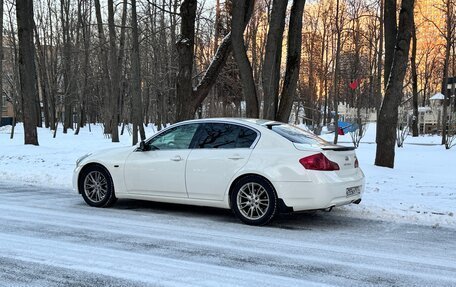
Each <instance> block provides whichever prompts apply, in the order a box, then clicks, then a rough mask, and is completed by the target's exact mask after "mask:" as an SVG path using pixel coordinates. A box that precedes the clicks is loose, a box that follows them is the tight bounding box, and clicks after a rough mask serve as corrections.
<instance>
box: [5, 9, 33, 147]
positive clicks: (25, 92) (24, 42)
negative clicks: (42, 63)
mask: <svg viewBox="0 0 456 287" xmlns="http://www.w3.org/2000/svg"><path fill="white" fill-rule="evenodd" d="M16 17H17V29H18V38H19V75H20V82H21V84H20V85H21V89H20V91H21V97H22V117H23V120H24V143H25V144H32V145H38V133H37V128H36V126H37V122H36V120H37V116H36V112H37V110H36V105H37V103H36V99H37V93H36V74H35V73H36V69H35V46H34V45H33V1H32V0H17V1H16ZM2 32H3V31H2ZM2 49H3V47H2Z"/></svg>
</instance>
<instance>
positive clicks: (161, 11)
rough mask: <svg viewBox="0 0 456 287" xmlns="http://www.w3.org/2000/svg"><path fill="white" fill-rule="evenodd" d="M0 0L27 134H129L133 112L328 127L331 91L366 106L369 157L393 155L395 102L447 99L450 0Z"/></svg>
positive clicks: (140, 129) (335, 101) (139, 133)
mask: <svg viewBox="0 0 456 287" xmlns="http://www.w3.org/2000/svg"><path fill="white" fill-rule="evenodd" d="M415 2H416V3H415ZM0 4H1V5H0V6H1V9H2V11H0V12H1V13H0V15H1V17H2V19H0V23H1V25H3V27H1V28H2V29H1V31H2V35H1V37H0V39H1V40H0V46H1V47H3V49H1V52H2V54H3V55H1V56H2V59H3V61H1V65H0V72H1V76H2V81H0V90H1V91H2V97H0V101H2V102H0V107H2V106H3V104H4V103H3V102H5V101H6V102H8V103H9V104H10V105H12V107H13V112H14V119H15V121H21V122H24V127H25V143H26V144H36V145H37V144H38V138H37V132H36V127H40V126H44V127H46V128H50V129H51V130H54V131H56V130H57V126H58V125H62V126H63V132H64V133H67V132H69V130H71V132H74V133H75V134H78V132H79V129H80V128H81V127H83V126H85V125H86V124H87V123H103V125H104V131H105V134H107V135H109V136H110V137H111V138H112V141H113V142H116V141H119V132H123V130H124V127H125V125H126V124H129V123H131V124H133V133H132V134H133V144H136V143H137V142H138V140H139V139H144V138H145V134H144V124H149V123H155V124H156V125H157V126H158V127H159V128H161V127H163V126H164V125H166V124H168V123H175V122H178V121H181V120H186V119H192V118H195V117H219V116H230V117H231V116H233V117H253V118H266V119H271V120H279V121H283V122H288V121H289V120H290V118H291V117H290V116H291V115H292V114H294V116H293V117H292V118H294V119H297V118H298V113H299V115H302V114H304V122H305V123H307V124H309V125H311V126H312V127H314V128H317V129H318V126H321V125H326V124H327V123H329V122H331V121H332V122H334V124H335V129H336V130H337V124H338V110H337V109H338V106H339V104H340V103H342V104H345V105H348V106H350V107H354V108H356V109H357V111H358V114H357V117H356V119H354V120H355V121H356V122H358V123H359V124H362V121H363V114H362V112H361V111H363V110H364V111H366V110H374V111H377V113H378V121H377V127H378V130H377V156H376V164H377V165H381V166H389V167H393V166H394V147H395V141H396V137H397V135H396V130H397V126H398V120H399V119H398V118H399V113H398V110H399V107H406V108H410V109H413V113H414V116H415V119H416V118H417V115H418V112H417V110H418V106H427V105H429V97H430V96H431V95H432V94H433V93H435V92H442V93H443V94H444V96H445V100H444V104H445V108H444V113H446V111H447V108H446V107H447V106H451V105H454V100H453V104H452V102H451V97H450V96H451V95H450V93H451V91H450V93H449V92H448V89H447V88H446V87H447V84H448V78H450V77H452V76H455V74H456V65H455V55H456V53H455V33H456V28H455V26H456V24H455V23H456V22H455V6H456V5H455V4H456V3H455V0H432V1H431V0H416V1H415V0H402V1H398V2H396V0H318V1H316V0H314V1H307V3H306V1H305V0H290V1H286V0H256V1H254V0H245V1H241V0H211V1H210V0H199V1H197V0H137V1H136V0H116V1H114V0H101V1H100V0H59V1H52V0H43V1H32V0H16V1H14V0H0ZM453 86H454V85H453ZM453 95H454V87H453ZM1 111H2V109H0V113H1ZM451 111H454V108H453V110H450V114H451ZM450 119H451V117H450V116H449V115H448V114H444V115H442V124H443V129H442V144H445V142H447V139H448V136H449V135H448V133H449V130H448V128H447V125H446V124H445V123H447V121H449V120H450ZM416 125H417V123H416V120H415V122H414V123H413V134H414V135H418V128H417V126H416ZM450 126H451V125H450ZM119 129H120V131H119ZM337 140H338V139H337V133H335V138H334V142H335V143H337Z"/></svg>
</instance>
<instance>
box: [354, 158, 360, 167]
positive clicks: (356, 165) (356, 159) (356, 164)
mask: <svg viewBox="0 0 456 287" xmlns="http://www.w3.org/2000/svg"><path fill="white" fill-rule="evenodd" d="M358 167H359V161H358V158H357V157H355V168H358Z"/></svg>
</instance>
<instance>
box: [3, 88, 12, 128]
mask: <svg viewBox="0 0 456 287" xmlns="http://www.w3.org/2000/svg"><path fill="white" fill-rule="evenodd" d="M2 97H3V101H2V103H3V106H2V107H1V108H2V118H1V120H0V126H4V125H11V124H12V123H13V117H14V113H13V106H12V105H11V103H10V102H8V101H6V96H5V95H2Z"/></svg>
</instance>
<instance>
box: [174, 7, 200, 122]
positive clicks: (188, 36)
mask: <svg viewBox="0 0 456 287" xmlns="http://www.w3.org/2000/svg"><path fill="white" fill-rule="evenodd" d="M196 5H197V1H196V0H184V1H183V2H182V4H181V7H180V16H181V29H180V35H179V39H178V41H177V43H176V46H177V52H178V54H179V72H178V74H177V79H176V85H177V120H182V119H188V118H193V117H194V113H195V111H191V106H192V92H193V86H192V71H193V57H194V53H195V51H194V50H195V48H194V45H195V18H196ZM189 109H190V110H189ZM192 112H193V113H192Z"/></svg>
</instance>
